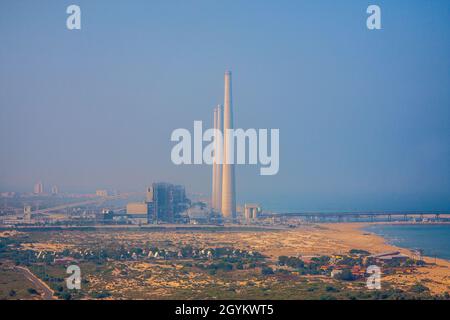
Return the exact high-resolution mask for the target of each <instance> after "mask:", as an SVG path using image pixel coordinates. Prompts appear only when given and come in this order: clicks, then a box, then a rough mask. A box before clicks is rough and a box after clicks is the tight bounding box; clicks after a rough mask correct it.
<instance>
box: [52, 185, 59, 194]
mask: <svg viewBox="0 0 450 320" xmlns="http://www.w3.org/2000/svg"><path fill="white" fill-rule="evenodd" d="M58 193H59V189H58V186H53V187H52V194H58Z"/></svg>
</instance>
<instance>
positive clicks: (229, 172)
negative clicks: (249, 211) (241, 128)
mask: <svg viewBox="0 0 450 320" xmlns="http://www.w3.org/2000/svg"><path fill="white" fill-rule="evenodd" d="M231 91H232V90H231V72H230V71H227V72H225V98H224V110H223V135H224V139H223V140H224V142H223V165H222V208H221V210H222V215H223V217H224V219H225V220H235V219H236V188H235V176H234V164H232V163H234V159H231V157H232V156H233V155H234V150H231V147H232V146H233V145H234V144H233V143H232V141H230V139H234V137H233V135H230V136H229V135H228V134H227V129H233V128H234V127H233V103H232V94H231ZM229 157H230V159H228V158H229Z"/></svg>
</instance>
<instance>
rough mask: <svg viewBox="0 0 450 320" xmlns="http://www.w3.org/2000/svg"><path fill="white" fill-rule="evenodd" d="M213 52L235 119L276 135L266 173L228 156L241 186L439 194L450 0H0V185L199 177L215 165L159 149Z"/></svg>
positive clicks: (377, 195)
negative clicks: (276, 150) (76, 20)
mask: <svg viewBox="0 0 450 320" xmlns="http://www.w3.org/2000/svg"><path fill="white" fill-rule="evenodd" d="M69 4H78V5H80V6H81V10H82V30H81V31H69V30H67V29H66V17H67V14H66V12H65V11H66V7H67V6H68V5H69ZM369 4H378V5H380V6H381V9H382V27H383V29H382V30H379V31H369V30H367V28H366V18H367V14H366V8H367V6H368V5H369ZM226 69H231V70H232V71H233V86H234V106H235V124H236V126H237V127H242V128H250V127H253V128H279V129H280V139H281V141H280V143H281V146H280V172H279V174H278V175H276V176H272V177H268V176H259V168H258V167H257V166H252V167H246V168H244V167H239V168H237V170H236V172H237V177H236V181H237V193H238V201H239V202H244V201H247V202H251V201H259V202H261V203H262V204H263V205H264V206H265V207H277V208H280V209H299V210H326V209H336V210H358V209H363V210H374V209H392V210H399V209H417V210H418V209H428V210H433V209H447V210H448V209H450V91H449V89H450V1H448V0H442V1H437V0H434V1H425V0H423V1H411V0H408V1H407V0H404V1H401V0H396V1H335V0H330V1H312V0H311V1H300V0H296V1H262V0H259V1H248V0H245V1H244V0H242V1H207V0H205V1H171V0H164V1H151V0H149V1H112V0H111V1H100V0H96V1H77V0H71V1H18V0H2V1H1V2H0V145H1V152H0V164H1V167H0V189H1V190H2V191H6V190H22V191H31V190H32V186H33V184H34V183H35V182H36V181H37V180H42V181H43V182H44V184H45V185H46V186H47V188H48V187H49V186H50V185H51V184H58V185H59V186H60V189H61V190H62V191H85V190H95V189H96V188H100V187H102V188H117V189H120V190H134V191H139V190H143V188H144V187H145V186H146V185H147V184H150V183H151V182H153V181H158V180H164V181H172V182H178V183H181V184H185V185H186V186H187V188H188V190H189V191H196V192H203V193H209V192H210V185H211V168H210V167H209V166H181V167H176V166H175V165H173V164H172V162H171V160H170V150H171V148H172V146H173V143H171V142H170V134H171V132H172V130H174V129H176V128H180V127H184V128H192V125H193V121H194V120H204V121H205V122H206V124H208V125H209V124H211V119H212V110H213V107H214V106H215V105H216V104H217V103H220V102H222V99H223V72H224V71H225V70H226Z"/></svg>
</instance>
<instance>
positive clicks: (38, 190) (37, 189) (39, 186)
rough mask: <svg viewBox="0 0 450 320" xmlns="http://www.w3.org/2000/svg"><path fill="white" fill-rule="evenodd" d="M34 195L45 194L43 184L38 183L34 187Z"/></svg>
mask: <svg viewBox="0 0 450 320" xmlns="http://www.w3.org/2000/svg"><path fill="white" fill-rule="evenodd" d="M34 193H35V194H42V193H44V185H43V184H42V182H40V181H39V182H38V183H36V184H35V185H34Z"/></svg>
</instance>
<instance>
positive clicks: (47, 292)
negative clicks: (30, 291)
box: [14, 266, 56, 300]
mask: <svg viewBox="0 0 450 320" xmlns="http://www.w3.org/2000/svg"><path fill="white" fill-rule="evenodd" d="M14 268H15V269H16V270H18V271H19V272H21V273H22V274H23V275H24V276H25V278H27V279H28V280H29V281H31V282H32V283H33V284H34V285H35V286H36V287H37V288H38V290H39V292H42V293H43V295H42V297H43V298H44V300H54V299H56V298H55V297H54V296H53V293H54V291H53V290H52V289H50V287H49V286H48V285H47V284H46V283H45V282H44V281H42V280H41V279H39V278H38V277H36V276H35V275H34V274H33V273H32V272H31V271H30V270H28V268H25V267H18V266H16V267H14Z"/></svg>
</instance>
